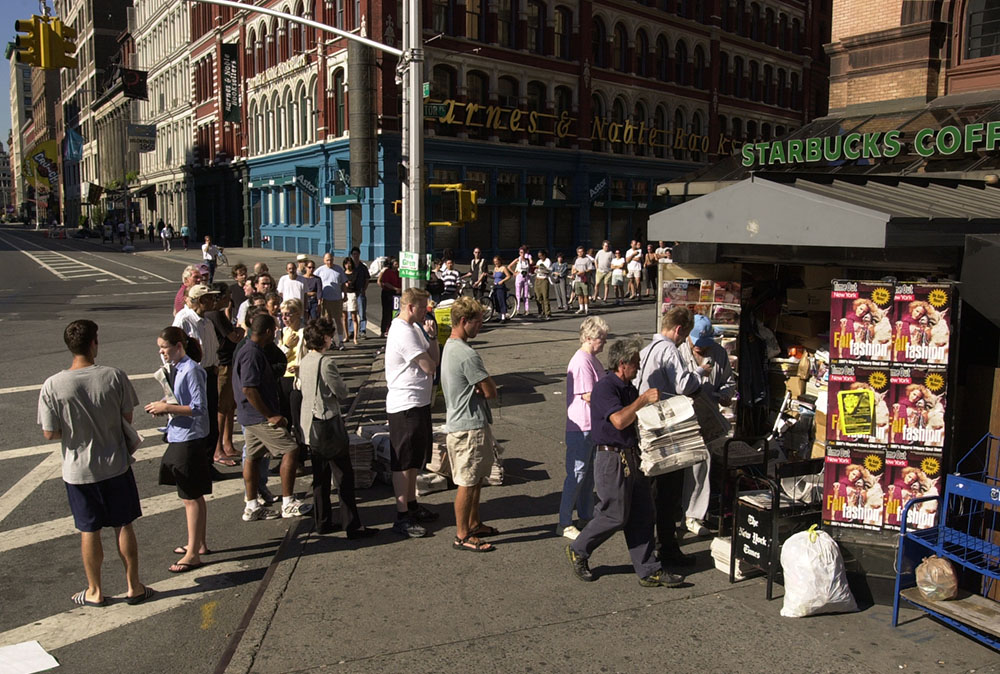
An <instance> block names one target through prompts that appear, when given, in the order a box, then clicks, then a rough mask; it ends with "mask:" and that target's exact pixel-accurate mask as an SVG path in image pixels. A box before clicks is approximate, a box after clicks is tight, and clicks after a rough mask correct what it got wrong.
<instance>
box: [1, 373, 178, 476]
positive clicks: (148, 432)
mask: <svg viewBox="0 0 1000 674" xmlns="http://www.w3.org/2000/svg"><path fill="white" fill-rule="evenodd" d="M137 378H138V377H130V379H137ZM35 388H41V387H40V386H38V387H35ZM29 390H30V389H29ZM0 393H13V391H4V390H0ZM139 435H141V436H142V437H144V438H152V437H156V436H157V435H162V433H160V432H159V431H158V430H156V429H155V428H144V429H142V430H141V431H139ZM59 447H60V443H58V442H47V443H45V444H44V445H35V446H34V447H21V448H19V449H7V450H4V451H2V452H0V461H3V460H4V459H21V458H23V457H25V456H35V455H36V454H51V453H52V452H56V451H58V450H59Z"/></svg>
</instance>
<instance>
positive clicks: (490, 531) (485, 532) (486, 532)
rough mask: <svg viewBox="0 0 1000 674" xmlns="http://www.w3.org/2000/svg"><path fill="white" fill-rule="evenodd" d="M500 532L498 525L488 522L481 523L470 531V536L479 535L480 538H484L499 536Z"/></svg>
mask: <svg viewBox="0 0 1000 674" xmlns="http://www.w3.org/2000/svg"><path fill="white" fill-rule="evenodd" d="M499 534H500V530H499V529H497V528H496V527H491V526H489V525H488V524H483V523H482V522H480V523H479V526H477V527H475V528H474V529H473V530H472V531H470V532H469V535H470V536H478V537H479V538H484V537H486V536H497V535H499Z"/></svg>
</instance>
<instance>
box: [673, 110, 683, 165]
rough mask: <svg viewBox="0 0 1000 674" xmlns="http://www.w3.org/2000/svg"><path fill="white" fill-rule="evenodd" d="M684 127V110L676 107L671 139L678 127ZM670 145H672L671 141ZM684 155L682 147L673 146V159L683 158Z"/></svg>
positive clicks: (675, 134)
mask: <svg viewBox="0 0 1000 674" xmlns="http://www.w3.org/2000/svg"><path fill="white" fill-rule="evenodd" d="M685 128H686V127H685V124H684V111H683V110H681V109H680V108H677V109H676V110H674V128H673V133H672V134H671V141H672V140H673V138H675V137H676V136H677V130H678V129H681V130H684V129H685ZM671 145H673V143H672V142H671ZM685 156H686V153H685V151H684V148H674V158H675V159H684V158H685Z"/></svg>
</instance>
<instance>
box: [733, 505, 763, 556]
mask: <svg viewBox="0 0 1000 674" xmlns="http://www.w3.org/2000/svg"><path fill="white" fill-rule="evenodd" d="M734 536H735V537H736V560H737V562H743V563H744V564H747V565H749V566H752V567H754V568H757V569H761V570H762V571H767V570H768V569H769V568H770V567H771V512H770V511H769V510H764V509H762V508H755V507H754V506H752V505H750V504H749V503H746V502H744V501H737V504H736V524H735V530H734Z"/></svg>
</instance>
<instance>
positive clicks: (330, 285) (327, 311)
mask: <svg viewBox="0 0 1000 674" xmlns="http://www.w3.org/2000/svg"><path fill="white" fill-rule="evenodd" d="M316 276H319V278H320V280H321V281H322V282H323V302H322V303H321V305H320V306H322V307H323V310H322V314H323V316H324V317H325V318H327V319H329V320H330V322H332V323H333V326H334V328H336V330H337V338H336V340H335V341H336V342H337V348H339V349H343V347H344V336H345V335H346V334H347V330H346V328H345V327H344V325H345V324H344V284H345V283H346V282H347V277H346V276H345V275H344V269H343V267H341V266H340V265H339V264H335V263H334V261H333V254H332V253H327V254H326V255H324V256H323V264H322V265H321V266H320V267H319V268H318V269H316Z"/></svg>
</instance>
